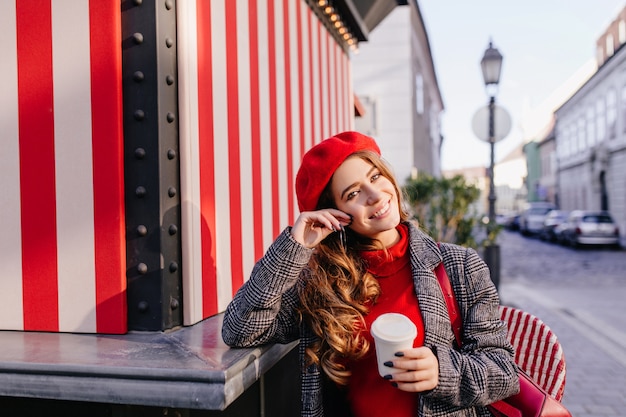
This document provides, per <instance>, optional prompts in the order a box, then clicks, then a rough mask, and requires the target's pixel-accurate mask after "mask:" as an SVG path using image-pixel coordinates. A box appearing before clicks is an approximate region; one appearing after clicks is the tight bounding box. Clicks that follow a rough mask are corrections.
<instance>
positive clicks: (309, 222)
mask: <svg viewBox="0 0 626 417" xmlns="http://www.w3.org/2000/svg"><path fill="white" fill-rule="evenodd" d="M351 221H352V219H351V217H350V215H348V214H346V213H344V212H343V211H340V210H336V209H323V210H317V211H305V212H302V213H300V215H299V216H298V218H297V219H296V222H295V223H294V224H293V227H292V228H291V235H292V236H293V238H294V239H295V240H296V241H297V242H299V243H300V244H302V245H304V246H306V247H307V248H314V247H316V246H317V245H318V244H319V243H320V242H321V241H322V240H324V239H325V238H326V236H328V235H329V234H331V233H333V232H335V231H337V230H339V229H341V228H342V227H343V226H347V225H349V224H350V223H351Z"/></svg>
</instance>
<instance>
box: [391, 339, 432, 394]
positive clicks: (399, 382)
mask: <svg viewBox="0 0 626 417" xmlns="http://www.w3.org/2000/svg"><path fill="white" fill-rule="evenodd" d="M392 365H393V367H394V368H396V369H403V370H405V372H398V373H394V374H392V375H391V379H390V381H391V383H392V384H394V385H395V386H397V388H398V389H400V390H403V391H410V392H422V391H428V390H431V389H433V388H435V387H436V386H437V384H438V383H439V361H438V360H437V357H436V356H435V355H434V353H433V352H432V351H431V350H430V349H429V348H427V347H419V348H413V349H407V350H405V351H403V352H402V356H400V357H398V359H395V360H393V362H392Z"/></svg>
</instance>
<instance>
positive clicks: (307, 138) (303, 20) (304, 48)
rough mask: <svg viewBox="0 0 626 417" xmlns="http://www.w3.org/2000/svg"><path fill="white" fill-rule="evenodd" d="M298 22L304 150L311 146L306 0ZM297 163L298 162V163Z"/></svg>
mask: <svg viewBox="0 0 626 417" xmlns="http://www.w3.org/2000/svg"><path fill="white" fill-rule="evenodd" d="M300 11H301V16H300V24H301V25H302V39H300V48H301V53H302V74H301V77H302V80H303V82H302V90H303V96H302V97H301V98H300V100H302V101H303V103H304V120H303V123H304V148H305V150H307V149H309V148H310V147H311V140H312V138H311V108H312V107H311V62H310V60H309V54H310V53H311V50H310V44H309V31H308V27H309V26H310V20H309V14H310V13H311V11H310V9H309V7H308V4H307V3H306V1H302V6H301V8H300ZM298 165H299V164H298Z"/></svg>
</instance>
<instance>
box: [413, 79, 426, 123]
mask: <svg viewBox="0 0 626 417" xmlns="http://www.w3.org/2000/svg"><path fill="white" fill-rule="evenodd" d="M415 109H416V111H417V114H423V113H424V78H423V77H422V74H416V75H415Z"/></svg>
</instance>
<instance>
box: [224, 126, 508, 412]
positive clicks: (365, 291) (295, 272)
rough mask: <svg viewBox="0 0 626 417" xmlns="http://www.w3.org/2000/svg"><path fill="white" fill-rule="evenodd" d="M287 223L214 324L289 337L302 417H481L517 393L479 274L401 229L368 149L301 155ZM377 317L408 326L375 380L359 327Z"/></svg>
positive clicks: (249, 342)
mask: <svg viewBox="0 0 626 417" xmlns="http://www.w3.org/2000/svg"><path fill="white" fill-rule="evenodd" d="M296 195H297V198H298V205H299V208H300V215H299V216H298V218H297V219H296V221H295V223H294V225H293V226H292V227H288V228H286V229H285V230H284V231H283V232H282V233H281V235H279V236H278V238H277V239H276V240H275V242H274V243H273V244H272V245H271V246H270V248H269V249H268V251H267V253H266V254H265V255H264V257H263V258H262V259H261V260H259V261H258V262H257V264H256V265H255V267H254V270H253V271H252V274H251V276H250V279H249V280H248V281H247V282H246V283H245V284H244V285H243V286H242V287H241V288H240V290H239V291H238V292H237V294H236V295H235V297H234V299H233V301H232V302H231V303H230V305H229V306H228V308H227V310H226V313H225V316H224V326H223V330H222V335H223V338H224V341H225V342H226V343H227V344H228V345H230V346H234V347H248V346H255V345H259V344H264V343H286V342H289V341H293V340H295V339H298V338H300V356H301V363H302V369H301V377H302V416H322V415H324V416H326V417H328V416H334V415H338V416H339V415H341V416H349V415H352V416H354V417H361V416H379V415H380V416H383V415H384V416H385V417H390V416H397V417H401V416H406V417H408V416H442V415H445V416H489V415H490V414H489V412H488V411H487V409H486V408H485V406H486V405H487V404H490V403H492V402H494V401H497V400H499V399H502V398H505V397H508V396H510V395H512V394H514V393H516V392H517V390H518V389H519V383H518V379H517V373H516V370H515V365H514V360H513V349H512V347H511V346H510V344H509V343H508V341H507V339H506V328H505V326H504V324H503V323H502V322H501V321H500V316H499V312H498V306H499V300H498V295H497V292H496V289H495V287H494V286H493V284H492V282H491V279H490V276H489V271H488V269H487V266H486V265H485V263H484V262H483V261H481V260H480V258H479V257H478V255H477V254H476V252H475V251H473V250H471V249H465V248H462V247H459V246H456V245H451V244H441V247H440V248H439V247H438V245H437V243H436V242H434V241H433V240H432V239H431V238H430V237H428V236H427V235H426V234H424V233H422V232H421V231H420V230H418V228H417V227H416V226H415V225H414V224H413V223H412V222H409V221H408V215H407V213H406V212H405V210H404V208H403V204H402V198H401V192H400V190H399V187H398V185H397V183H396V181H395V179H394V177H393V175H392V173H391V172H390V170H389V168H387V167H386V166H385V164H384V163H383V162H382V160H381V157H380V149H379V148H378V145H377V144H376V142H375V141H374V140H373V139H372V138H369V137H367V136H365V135H362V134H360V133H357V132H344V133H341V134H338V135H336V136H333V137H331V138H329V139H326V140H324V141H322V142H321V143H319V144H318V145H316V146H314V147H313V148H311V149H310V150H309V151H308V152H307V153H306V154H305V155H304V158H303V160H302V164H301V166H300V169H299V171H298V174H297V176H296ZM442 260H443V262H444V265H445V268H446V271H447V273H448V275H449V277H450V280H451V283H452V286H453V288H454V291H455V294H456V297H457V300H458V302H459V304H460V308H461V315H462V319H463V323H464V330H463V331H464V333H463V344H462V346H461V347H460V348H455V342H454V334H453V333H452V328H451V324H450V319H449V316H448V311H447V308H446V304H445V301H444V299H443V296H442V292H441V288H440V287H439V283H438V281H437V279H436V277H435V275H434V273H433V270H434V268H435V267H436V266H437V265H438V264H439V263H440V262H442ZM386 312H397V313H402V314H405V315H406V316H408V317H409V318H410V319H411V320H412V321H413V322H414V323H415V325H416V326H417V328H418V336H417V337H416V339H415V341H414V343H413V346H414V347H413V348H412V349H406V350H403V351H401V352H397V353H396V357H397V359H394V360H393V361H389V362H387V363H385V366H389V368H390V370H391V368H396V371H397V370H401V372H393V373H392V372H390V374H389V375H385V376H384V377H381V376H380V375H379V374H378V371H377V366H376V356H375V348H374V342H373V340H372V336H371V334H370V332H369V329H370V326H371V323H372V322H373V321H374V319H376V318H377V317H378V316H379V315H381V314H383V313H386Z"/></svg>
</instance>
